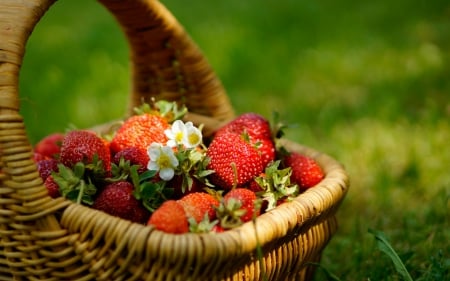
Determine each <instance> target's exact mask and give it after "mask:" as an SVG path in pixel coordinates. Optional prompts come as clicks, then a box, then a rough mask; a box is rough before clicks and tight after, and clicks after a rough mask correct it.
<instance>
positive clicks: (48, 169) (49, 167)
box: [37, 158, 58, 181]
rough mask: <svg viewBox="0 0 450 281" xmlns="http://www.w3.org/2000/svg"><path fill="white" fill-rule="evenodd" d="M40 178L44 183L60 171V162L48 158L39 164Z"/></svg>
mask: <svg viewBox="0 0 450 281" xmlns="http://www.w3.org/2000/svg"><path fill="white" fill-rule="evenodd" d="M37 168H38V172H39V176H40V177H41V178H42V180H43V181H45V179H46V178H47V177H48V176H50V175H51V174H52V172H57V171H58V160H56V159H54V158H47V159H43V160H40V161H38V162H37Z"/></svg>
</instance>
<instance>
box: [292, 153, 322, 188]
mask: <svg viewBox="0 0 450 281" xmlns="http://www.w3.org/2000/svg"><path fill="white" fill-rule="evenodd" d="M283 162H284V165H285V166H286V167H291V168H292V175H291V181H292V182H293V183H296V184H298V186H299V188H300V190H306V189H308V188H310V187H312V186H314V185H316V184H318V183H319V182H320V181H321V180H322V179H323V177H324V173H323V171H322V168H321V167H320V166H319V165H318V164H317V162H316V161H314V159H312V158H310V157H308V156H305V155H303V154H300V153H297V152H292V153H290V154H288V155H286V156H284V159H283Z"/></svg>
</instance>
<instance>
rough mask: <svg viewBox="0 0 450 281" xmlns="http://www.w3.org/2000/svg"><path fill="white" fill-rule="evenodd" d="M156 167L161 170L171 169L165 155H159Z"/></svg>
mask: <svg viewBox="0 0 450 281" xmlns="http://www.w3.org/2000/svg"><path fill="white" fill-rule="evenodd" d="M158 166H159V167H160V168H161V169H163V168H168V167H171V165H170V158H169V156H167V155H166V154H161V155H160V156H159V158H158Z"/></svg>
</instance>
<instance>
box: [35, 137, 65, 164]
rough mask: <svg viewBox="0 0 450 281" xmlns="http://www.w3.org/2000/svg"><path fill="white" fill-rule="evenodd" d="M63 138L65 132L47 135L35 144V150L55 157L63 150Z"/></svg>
mask: <svg viewBox="0 0 450 281" xmlns="http://www.w3.org/2000/svg"><path fill="white" fill-rule="evenodd" d="M63 138H64V134H62V133H53V134H50V135H47V136H45V137H44V138H42V139H41V140H40V141H39V142H38V143H37V144H36V145H35V146H34V151H35V152H36V153H39V154H42V155H45V156H46V157H51V158H55V157H56V156H57V155H58V154H59V152H60V150H61V143H62V140H63Z"/></svg>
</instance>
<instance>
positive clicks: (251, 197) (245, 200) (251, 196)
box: [223, 188, 260, 222]
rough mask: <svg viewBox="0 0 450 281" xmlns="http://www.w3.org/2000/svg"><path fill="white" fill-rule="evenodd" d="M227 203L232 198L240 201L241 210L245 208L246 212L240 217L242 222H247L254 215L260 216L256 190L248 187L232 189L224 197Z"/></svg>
mask: <svg viewBox="0 0 450 281" xmlns="http://www.w3.org/2000/svg"><path fill="white" fill-rule="evenodd" d="M223 199H224V202H225V204H227V203H229V202H230V200H236V201H237V202H239V203H240V208H239V209H241V210H245V213H244V214H243V215H242V216H241V217H240V218H241V221H242V222H247V221H249V220H251V219H252V218H253V216H259V212H260V211H259V209H256V205H255V204H256V200H257V197H256V194H255V192H253V191H251V190H249V189H246V188H235V189H232V190H230V191H229V192H228V193H227V194H225V196H224V197H223Z"/></svg>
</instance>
